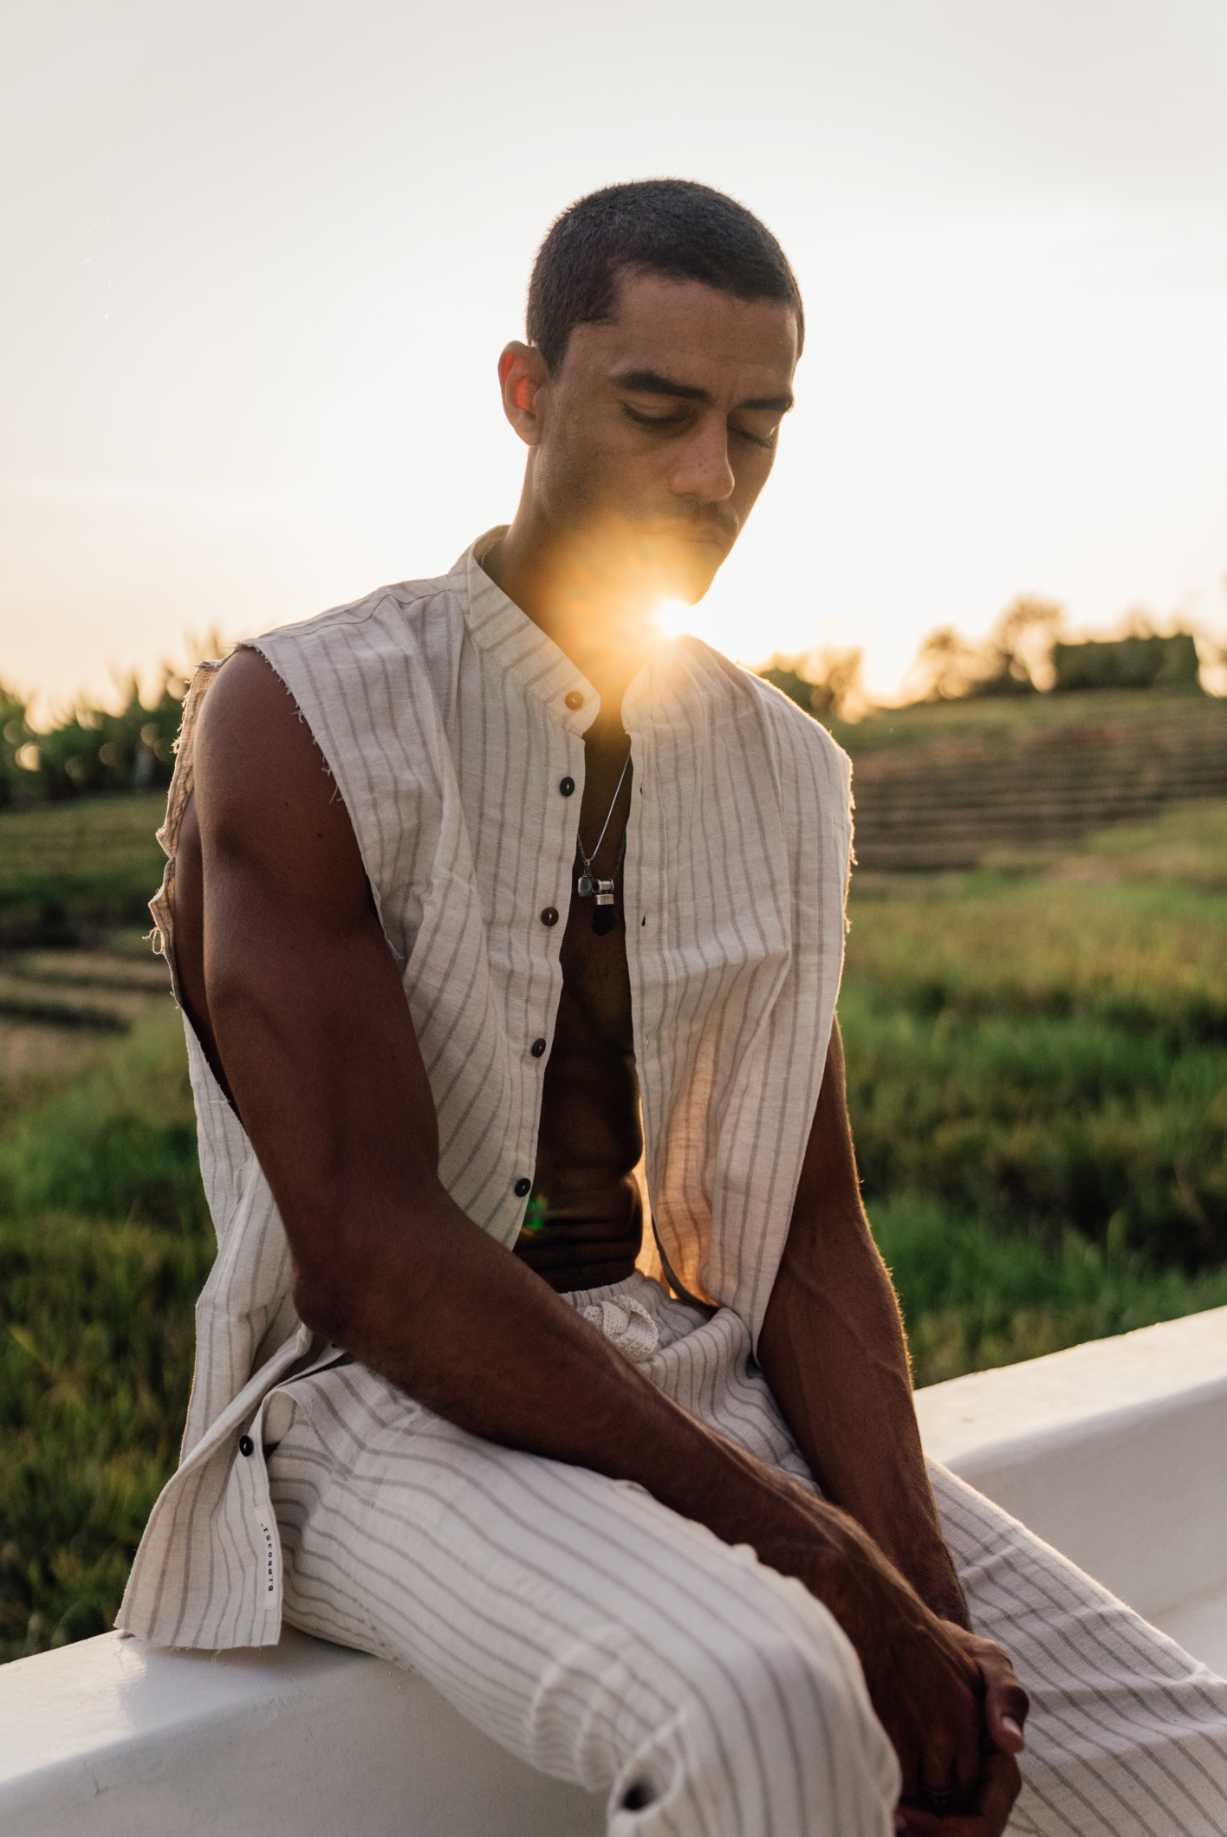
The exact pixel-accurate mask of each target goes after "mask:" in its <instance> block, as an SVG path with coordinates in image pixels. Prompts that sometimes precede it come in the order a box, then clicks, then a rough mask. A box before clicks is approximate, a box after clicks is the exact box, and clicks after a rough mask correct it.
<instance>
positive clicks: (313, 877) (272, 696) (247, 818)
mask: <svg viewBox="0 0 1227 1837" xmlns="http://www.w3.org/2000/svg"><path fill="white" fill-rule="evenodd" d="M193 778H194V783H195V791H196V797H195V801H196V806H197V817H198V821H199V825H200V833H201V839H202V845H203V848H204V850H205V853H206V856H208V855H210V854H211V855H213V856H215V857H226V858H228V859H231V860H241V861H242V862H244V863H245V864H246V865H248V866H250V867H251V868H253V869H256V870H257V871H262V872H263V873H265V874H267V875H270V876H276V878H277V879H278V880H281V881H286V882H289V883H290V884H292V885H293V887H294V888H295V890H296V893H297V896H298V897H299V898H300V899H303V900H306V901H309V902H312V903H316V904H318V905H319V906H321V907H325V908H329V909H331V911H332V913H333V915H334V916H338V917H339V916H342V915H343V914H344V913H345V912H346V910H349V911H351V912H356V911H357V910H358V909H359V908H365V907H366V906H367V905H368V904H369V889H368V887H367V880H366V873H365V870H364V868H363V865H362V858H361V855H360V853H359V849H358V844H357V841H356V839H355V836H354V831H353V825H352V823H351V821H350V817H349V812H348V811H347V809H346V807H345V803H344V800H343V799H342V797H341V795H340V793H339V791H338V790H337V787H336V784H335V782H334V780H333V778H332V775H331V773H330V772H329V771H328V768H327V764H326V762H325V760H324V756H323V753H322V752H321V751H320V749H319V747H318V746H317V745H316V742H315V738H314V736H313V734H312V732H311V729H310V727H309V726H308V724H307V721H306V719H305V718H304V716H303V715H302V712H301V710H300V709H299V707H298V704H297V703H296V702H295V700H294V698H293V696H292V695H291V694H290V691H289V689H288V688H287V687H286V685H285V683H284V682H283V681H282V680H281V678H280V676H279V675H278V674H277V672H276V670H275V669H274V668H273V666H272V665H271V663H269V662H268V660H267V659H266V658H265V657H264V656H263V654H262V653H261V652H260V651H258V650H255V649H253V648H250V647H247V646H240V647H239V648H237V649H236V650H234V651H232V652H231V654H230V655H229V656H228V657H227V658H226V659H225V662H224V663H223V665H222V667H221V668H220V669H219V670H218V672H217V676H216V678H215V680H214V681H213V682H212V683H211V685H210V687H209V693H208V695H207V696H206V697H205V700H204V702H203V704H202V706H201V710H200V717H199V722H198V726H197V732H196V742H195V754H194V760H193Z"/></svg>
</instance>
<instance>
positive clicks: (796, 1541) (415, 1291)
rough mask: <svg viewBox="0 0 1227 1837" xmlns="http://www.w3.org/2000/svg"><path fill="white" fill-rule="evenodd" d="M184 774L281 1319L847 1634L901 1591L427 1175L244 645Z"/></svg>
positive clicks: (317, 815) (413, 1115) (216, 1004)
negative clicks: (626, 1483) (638, 1492)
mask: <svg viewBox="0 0 1227 1837" xmlns="http://www.w3.org/2000/svg"><path fill="white" fill-rule="evenodd" d="M196 746H197V751H196V761H195V784H196V805H197V811H198V816H199V823H200V836H201V855H202V873H203V881H204V892H203V910H204V964H205V981H206V985H207V994H208V1007H209V1013H210V1016H211V1020H212V1025H213V1031H214V1034H215V1037H216V1040H217V1045H218V1051H219V1054H220V1057H221V1059H222V1062H223V1065H224V1068H225V1072H226V1077H227V1080H228V1082H229V1084H230V1086H231V1089H232V1090H233V1092H234V1095H235V1100H236V1103H237V1105H238V1108H239V1112H240V1114H241V1116H242V1118H243V1123H244V1127H245V1128H246V1130H247V1132H248V1134H249V1136H250V1138H251V1141H252V1143H253V1146H254V1147H255V1149H256V1152H257V1154H258V1156H259V1159H260V1163H261V1166H262V1168H263V1169H264V1172H265V1174H266V1176H267V1178H268V1182H269V1185H270V1187H271V1189H272V1191H273V1195H274V1197H275V1198H276V1201H277V1204H278V1208H279V1211H280V1213H281V1216H282V1219H283V1221H284V1224H285V1228H286V1232H287V1235H288V1238H289V1241H290V1248H291V1252H292V1255H293V1259H294V1265H295V1274H296V1285H295V1304H296V1306H297V1308H298V1311H299V1313H300V1315H301V1316H302V1318H303V1319H304V1320H305V1321H307V1322H308V1323H309V1324H310V1325H312V1326H314V1327H316V1328H317V1329H318V1330H319V1331H321V1332H323V1333H325V1334H327V1336H328V1337H329V1338H330V1339H332V1340H333V1341H334V1342H335V1343H336V1344H338V1345H343V1346H345V1347H346V1348H347V1349H348V1350H350V1351H351V1352H352V1353H353V1354H354V1355H355V1357H357V1358H359V1359H361V1360H362V1361H363V1362H364V1363H366V1364H369V1365H370V1366H372V1367H373V1368H374V1369H375V1370H378V1371H380V1372H382V1373H383V1374H384V1375H385V1376H387V1377H389V1378H391V1379H392V1380H393V1382H395V1383H397V1384H399V1385H400V1386H401V1387H402V1388H403V1389H404V1390H405V1391H407V1392H408V1393H409V1394H410V1395H411V1396H413V1397H415V1398H417V1399H419V1400H420V1401H422V1402H423V1403H425V1404H426V1405H427V1406H428V1407H429V1408H431V1409H434V1410H436V1411H437V1412H438V1413H439V1414H441V1415H443V1416H445V1417H447V1418H448V1419H449V1420H450V1421H453V1422H455V1423H458V1424H459V1425H460V1426H461V1427H463V1428H465V1429H467V1430H469V1431H470V1432H471V1433H474V1434H477V1435H481V1436H484V1437H485V1438H487V1439H488V1440H491V1441H496V1442H501V1443H504V1444H507V1445H510V1446H513V1447H517V1448H524V1449H529V1450H532V1451H533V1452H535V1453H538V1454H542V1455H547V1456H550V1457H552V1458H554V1459H557V1460H561V1461H568V1462H572V1463H576V1464H579V1465H582V1466H585V1467H590V1468H592V1469H595V1470H596V1471H597V1472H600V1473H604V1474H608V1475H610V1476H612V1477H615V1478H619V1479H628V1480H634V1481H638V1482H639V1483H640V1484H641V1485H643V1486H645V1487H646V1488H647V1489H648V1491H649V1492H651V1493H652V1494H654V1495H655V1497H656V1498H657V1499H659V1500H661V1501H662V1502H663V1503H665V1504H666V1505H669V1506H671V1507H672V1508H673V1509H675V1510H677V1511H679V1512H681V1513H683V1514H685V1515H686V1516H689V1517H692V1518H695V1519H698V1520H699V1521H700V1522H702V1523H704V1524H706V1525H708V1526H709V1527H710V1528H711V1529H712V1530H714V1531H715V1532H716V1534H717V1535H718V1536H720V1537H722V1538H724V1539H725V1541H727V1542H730V1543H733V1542H741V1541H746V1542H752V1543H754V1544H755V1546H756V1547H758V1548H759V1549H760V1550H761V1552H762V1553H763V1554H764V1555H767V1554H768V1552H769V1553H770V1555H769V1559H768V1560H771V1561H773V1562H774V1563H775V1564H776V1566H777V1567H780V1568H781V1569H785V1570H787V1571H788V1572H789V1573H794V1574H797V1573H803V1579H805V1580H806V1582H807V1585H808V1586H810V1587H811V1589H812V1591H813V1592H814V1593H816V1594H818V1595H819V1597H820V1598H821V1599H822V1600H824V1601H825V1602H826V1603H827V1605H828V1606H829V1607H830V1608H831V1610H832V1612H833V1613H835V1615H836V1617H837V1618H838V1619H839V1620H840V1621H841V1624H843V1625H844V1626H845V1628H846V1630H848V1631H849V1635H850V1637H853V1638H854V1642H855V1641H856V1639H857V1638H858V1637H859V1638H861V1639H864V1638H865V1637H867V1628H868V1627H869V1625H870V1623H871V1622H872V1621H873V1620H874V1615H875V1612H876V1609H877V1606H878V1604H879V1603H880V1602H881V1601H882V1600H883V1599H884V1598H885V1599H890V1600H894V1599H895V1598H896V1597H899V1598H901V1599H903V1600H904V1601H905V1602H906V1604H907V1607H908V1611H909V1612H913V1611H916V1612H923V1609H922V1608H921V1604H920V1603H919V1602H918V1601H914V1597H912V1591H911V1590H910V1588H908V1587H907V1585H906V1583H905V1582H904V1581H903V1579H902V1577H900V1576H898V1575H896V1574H895V1573H894V1571H893V1570H892V1569H891V1566H890V1565H889V1564H888V1563H885V1562H884V1561H883V1559H882V1558H881V1555H880V1553H879V1552H878V1550H877V1548H876V1546H875V1545H874V1544H873V1543H872V1541H871V1540H870V1539H869V1538H867V1537H866V1536H865V1535H864V1533H863V1532H862V1531H861V1529H860V1527H859V1526H858V1525H856V1524H855V1523H854V1522H853V1520H851V1519H850V1518H849V1517H848V1516H847V1515H846V1514H845V1513H843V1512H842V1511H840V1510H838V1509H837V1508H835V1507H832V1506H822V1507H821V1508H820V1509H818V1510H815V1509H814V1507H815V1503H816V1502H813V1501H812V1500H811V1499H809V1497H808V1496H807V1495H804V1494H803V1493H802V1492H801V1489H798V1488H796V1487H794V1486H793V1485H792V1483H791V1482H789V1481H788V1480H787V1479H786V1478H785V1477H784V1476H782V1475H774V1474H773V1473H772V1472H771V1471H770V1470H768V1469H766V1468H764V1467H763V1466H762V1465H761V1463H758V1462H756V1461H755V1460H754V1459H753V1458H752V1457H751V1456H749V1455H746V1454H744V1453H743V1452H742V1451H741V1450H740V1449H737V1448H735V1447H734V1446H732V1445H731V1444H730V1443H728V1442H727V1441H725V1440H724V1439H723V1438H722V1437H719V1436H717V1435H716V1434H714V1433H713V1432H712V1431H711V1430H709V1429H708V1428H707V1427H706V1425H704V1424H703V1423H701V1422H699V1421H697V1420H696V1419H695V1418H694V1417H692V1416H690V1415H689V1414H688V1413H687V1412H686V1411H684V1410H683V1409H682V1408H681V1407H680V1406H679V1405H677V1404H675V1403H673V1402H672V1401H671V1400H670V1399H669V1398H667V1397H665V1396H664V1395H662V1394H661V1393H660V1392H659V1391H658V1390H656V1388H655V1387H654V1386H653V1385H652V1384H651V1383H650V1382H649V1381H648V1379H647V1378H645V1377H644V1376H643V1374H642V1373H641V1372H639V1371H637V1370H636V1369H635V1368H634V1367H633V1366H631V1365H630V1364H628V1362H627V1361H626V1360H625V1359H623V1358H622V1357H621V1355H620V1354H619V1353H618V1352H616V1351H615V1350H614V1349H613V1348H612V1347H611V1346H610V1345H609V1343H608V1342H607V1341H606V1340H605V1339H604V1338H603V1337H602V1336H601V1335H600V1334H599V1333H597V1332H596V1331H595V1329H594V1328H593V1327H592V1326H591V1325H590V1324H589V1323H588V1322H587V1321H585V1320H583V1319H582V1318H581V1317H580V1316H579V1315H578V1314H577V1313H576V1312H575V1310H574V1309H573V1308H571V1307H569V1306H568V1305H567V1304H566V1303H565V1302H564V1301H563V1300H561V1298H560V1297H559V1296H558V1295H556V1294H555V1293H554V1291H553V1290H552V1289H551V1288H550V1287H549V1286H548V1284H547V1283H545V1282H544V1281H543V1280H542V1279H541V1278H540V1277H539V1276H538V1275H536V1274H535V1273H534V1272H533V1271H532V1270H530V1269H529V1268H528V1267H527V1266H526V1265H525V1263H524V1262H523V1261H522V1260H521V1259H520V1258H518V1257H516V1256H515V1255H513V1254H512V1253H511V1252H510V1251H509V1250H507V1249H506V1248H504V1247H503V1246H501V1245H499V1244H497V1243H496V1242H495V1241H494V1240H493V1239H492V1238H491V1237H490V1236H489V1235H488V1234H487V1233H486V1232H484V1231H483V1230H481V1229H480V1227H479V1226H477V1225H476V1224H474V1222H473V1221H472V1220H471V1219H470V1218H468V1217H467V1216H466V1214H465V1213H464V1212H463V1211H461V1210H460V1208H459V1207H458V1206H457V1205H456V1204H455V1203H454V1202H453V1201H452V1199H451V1198H450V1197H449V1195H448V1193H447V1192H446V1190H445V1189H444V1188H443V1187H442V1185H441V1184H440V1182H439V1180H438V1177H437V1170H436V1164H437V1157H438V1131H437V1123H436V1117H435V1112H434V1106H433V1101H432V1095H431V1090H430V1085H429V1082H428V1079H427V1075H426V1071H425V1067H424V1065H423V1062H422V1057H421V1053H420V1050H419V1047H418V1042H417V1039H416V1037H415V1034H414V1030H413V1024H412V1019H411V1016H410V1012H409V1007H408V1004H407V1002H406V1000H405V995H404V990H403V988H402V986H401V980H400V972H399V971H398V968H397V966H396V963H395V961H394V959H393V957H392V954H391V952H390V950H389V949H388V946H387V942H386V939H385V938H384V935H383V933H382V930H381V928H380V925H379V922H378V919H377V917H376V914H375V910H374V905H373V901H372V900H371V898H370V895H369V890H368V888H367V883H366V878H365V874H364V871H363V868H362V863H361V858H360V856H359V853H358V849H357V844H356V841H355V839H354V835H353V830H352V828H351V825H350V821H349V817H348V814H347V813H346V810H345V806H344V804H343V802H342V800H341V799H340V798H339V796H336V795H335V788H334V786H333V784H332V781H331V779H330V778H329V777H327V776H326V775H325V773H324V772H323V771H322V770H321V758H320V755H319V753H318V751H317V749H316V747H315V745H314V742H313V741H312V739H311V736H310V732H309V730H308V729H307V727H306V726H305V725H304V724H303V723H302V722H300V721H299V720H298V719H297V716H296V713H295V710H294V707H293V703H292V702H291V700H290V698H289V697H288V696H287V694H286V692H285V690H284V687H283V686H282V684H281V683H280V681H279V679H278V678H277V677H276V676H275V674H274V673H273V672H272V671H271V670H270V669H269V668H268V666H267V664H266V663H265V662H264V660H263V659H262V658H261V657H259V655H258V654H257V653H254V652H249V651H238V652H236V653H235V654H234V656H232V657H231V658H229V659H227V662H226V664H225V667H224V669H223V670H222V671H221V672H220V674H219V675H218V678H217V680H216V681H215V682H214V684H213V685H212V687H211V689H210V692H209V697H208V700H207V701H206V703H205V704H204V706H203V708H202V711H201V719H200V724H199V727H198V730H197V742H196Z"/></svg>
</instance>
